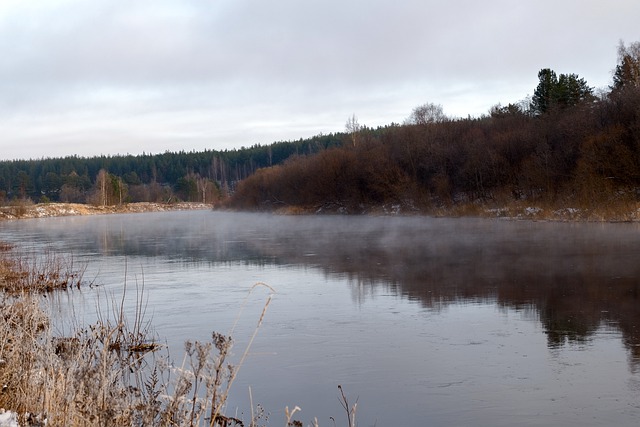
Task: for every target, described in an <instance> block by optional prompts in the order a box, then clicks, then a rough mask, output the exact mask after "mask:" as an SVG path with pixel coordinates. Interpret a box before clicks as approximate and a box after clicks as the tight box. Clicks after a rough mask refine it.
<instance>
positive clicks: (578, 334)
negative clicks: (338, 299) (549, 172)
mask: <svg viewBox="0 0 640 427" xmlns="http://www.w3.org/2000/svg"><path fill="white" fill-rule="evenodd" d="M543 226H544V225H543ZM547 226H550V227H551V229H550V230H544V232H543V233H542V234H541V233H540V232H538V231H536V230H532V231H531V230H530V231H531V233H530V234H528V235H526V234H525V235H520V236H519V238H520V239H521V240H519V241H515V240H512V239H510V238H509V237H508V235H509V233H508V230H507V231H506V234H496V235H493V234H489V235H487V236H484V237H486V238H484V239H479V238H478V236H477V235H476V236H471V238H470V239H467V238H466V237H465V236H464V235H463V234H459V235H458V234H455V229H454V230H449V231H450V232H451V234H450V235H449V236H446V237H447V238H443V233H437V232H436V233H434V234H435V235H431V236H429V235H423V236H422V238H417V237H416V235H415V234H409V235H408V236H403V238H402V239H396V240H389V239H386V238H385V237H384V233H381V234H378V235H375V234H367V233H365V234H361V235H360V236H359V238H354V237H353V236H345V237H344V238H337V239H336V238H335V236H334V239H333V240H331V241H326V240H325V239H322V238H306V237H305V236H303V235H300V236H298V238H297V239H289V240H288V244H287V245H275V246H274V245H272V246H271V247H269V248H265V247H264V246H262V245H261V244H260V242H253V243H252V244H251V247H252V248H253V249H255V250H256V251H259V252H262V253H263V255H267V254H268V255H269V256H273V257H276V258H277V259H279V260H280V261H281V262H287V263H295V264H308V263H309V259H308V257H304V256H303V255H302V254H304V253H305V251H307V252H308V251H312V252H313V253H314V254H315V256H314V257H313V264H314V265H316V266H318V267H319V268H321V269H323V270H324V271H325V272H326V273H327V274H329V275H331V274H336V275H340V276H343V277H346V278H348V282H349V283H350V285H351V287H352V292H353V295H354V300H355V301H356V302H361V301H362V300H363V299H366V298H368V297H370V296H372V295H375V294H376V289H377V290H378V291H379V290H382V291H384V292H388V291H389V292H394V293H396V294H398V295H399V296H402V297H404V298H408V299H412V300H419V301H420V302H421V303H422V304H423V306H424V307H425V308H429V309H430V310H439V309H441V308H442V307H446V306H447V305H449V304H453V303H460V302H462V303H465V302H478V301H481V302H496V303H497V304H498V305H499V306H502V307H508V308H512V309H515V310H518V311H524V312H525V313H530V312H531V309H532V307H533V308H535V311H536V313H537V315H536V316H532V317H537V318H538V319H539V320H540V322H541V323H542V325H543V327H544V330H545V333H546V335H547V341H548V346H549V347H550V348H557V347H561V346H563V345H565V344H567V343H572V344H581V343H586V342H588V341H589V339H590V337H592V336H593V335H594V334H595V333H596V332H597V331H598V330H599V329H600V328H603V327H610V326H611V325H615V327H617V328H618V330H619V331H620V332H621V333H622V335H623V341H624V344H625V346H626V348H627V349H628V350H629V352H630V356H631V359H633V360H635V361H640V332H639V331H638V330H637V329H638V327H640V304H639V301H638V294H639V293H640V263H638V262H637V259H636V257H635V256H634V254H637V253H638V252H639V249H640V242H638V243H636V242H634V241H633V239H630V238H628V237H624V231H623V232H622V234H619V233H617V232H615V231H616V230H617V229H616V228H615V226H612V227H611V228H612V230H613V231H614V232H613V233H610V232H609V231H611V230H605V229H602V228H599V226H597V225H590V224H586V225H584V227H581V228H579V229H578V230H575V229H574V228H571V227H570V226H569V225H566V224H564V225H563V224H555V225H549V224H547ZM562 226H566V227H569V228H566V229H563V228H562ZM507 227H512V226H509V225H508V226H507ZM618 230H619V229H618ZM589 231H595V232H593V233H589ZM444 234H445V235H446V233H444ZM395 237H396V238H397V237H401V236H395Z"/></svg>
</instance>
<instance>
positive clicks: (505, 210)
mask: <svg viewBox="0 0 640 427" xmlns="http://www.w3.org/2000/svg"><path fill="white" fill-rule="evenodd" d="M216 208H217V207H216V206H214V205H213V204H208V203H196V202H179V203H153V202H136V203H124V204H122V205H113V206H96V205H91V204H82V203H39V204H31V203H23V204H14V205H10V206H2V207H0V221H2V220H14V219H30V218H50V217H61V216H82V215H105V214H122V213H144V212H165V211H181V210H182V211H185V210H206V209H212V210H213V209H216ZM222 209H224V210H226V209H225V208H222ZM231 210H233V209H231ZM258 211H261V210H258ZM263 212H264V211H263ZM266 212H271V213H274V214H276V215H336V214H337V215H389V216H396V215H399V216H403V215H409V216H413V215H423V216H430V217H449V218H458V217H476V218H502V219H511V220H531V221H561V222H640V203H638V202H625V203H621V202H617V203H614V204H602V205H600V206H597V207H590V208H585V207H577V206H575V207H574V206H570V205H558V204H549V203H539V202H538V203H536V202H533V201H532V202H528V201H522V200H520V201H513V202H511V203H507V204H494V203H458V204H452V205H449V206H440V207H432V208H429V209H419V208H415V207H413V206H406V205H401V204H385V205H380V206H361V207H359V208H358V209H355V210H354V209H347V208H344V207H341V206H338V205H335V204H327V205H324V206H321V207H317V206H315V207H310V206H305V207H302V206H283V207H280V208H279V209H273V210H266Z"/></svg>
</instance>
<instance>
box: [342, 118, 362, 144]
mask: <svg viewBox="0 0 640 427" xmlns="http://www.w3.org/2000/svg"><path fill="white" fill-rule="evenodd" d="M345 129H346V131H347V133H348V134H350V135H351V143H352V144H353V146H354V147H355V146H356V145H357V144H358V132H360V130H362V126H361V125H360V123H358V118H357V117H356V115H355V114H353V115H352V116H351V117H349V118H348V119H347V123H346V124H345Z"/></svg>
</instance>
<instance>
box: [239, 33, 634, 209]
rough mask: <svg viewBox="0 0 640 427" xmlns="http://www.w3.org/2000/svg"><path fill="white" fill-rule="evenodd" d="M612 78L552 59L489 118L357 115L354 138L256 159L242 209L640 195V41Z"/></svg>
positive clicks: (622, 54) (243, 188)
mask: <svg viewBox="0 0 640 427" xmlns="http://www.w3.org/2000/svg"><path fill="white" fill-rule="evenodd" d="M618 54H619V55H618V56H619V58H618V65H617V66H616V68H615V70H614V76H613V83H612V85H611V86H610V88H609V89H608V90H607V91H605V92H603V93H599V94H595V93H594V91H593V89H592V88H591V87H589V86H588V84H587V82H586V81H585V80H584V79H582V78H580V77H579V76H578V75H577V74H559V75H557V74H556V73H555V72H554V71H553V70H550V69H543V70H540V72H539V73H538V78H539V83H538V86H537V87H536V88H535V90H534V92H533V96H532V97H531V98H530V99H529V100H526V101H522V102H519V103H516V104H509V105H507V106H501V105H496V106H495V107H493V108H492V109H491V111H490V113H489V114H487V115H486V116H484V117H480V118H467V119H450V118H447V117H446V116H445V115H444V114H442V108H441V107H440V106H438V105H434V104H425V105H423V106H420V107H417V108H416V109H414V111H413V113H412V115H411V116H410V117H409V118H408V119H407V121H406V122H405V123H404V124H403V125H392V126H388V127H385V128H380V129H376V130H371V129H367V128H359V127H355V128H354V126H349V122H348V123H347V129H349V128H351V129H352V132H353V135H351V140H352V141H353V143H351V144H343V145H341V146H337V147H335V148H331V149H326V150H323V151H321V152H318V153H315V154H312V155H298V156H294V157H292V158H290V159H288V160H287V161H286V162H284V163H283V164H281V165H275V166H272V167H269V168H263V169H259V170H257V171H256V172H255V173H254V174H253V175H251V176H249V177H248V178H247V179H245V180H243V181H242V182H241V183H240V184H239V185H238V188H237V191H236V192H234V194H233V195H232V197H231V199H230V200H229V206H231V207H234V208H240V209H265V210H271V209H278V208H282V207H302V208H303V209H307V210H315V211H318V210H320V211H322V210H331V209H338V210H340V211H344V212H362V211H367V209H368V208H370V207H372V206H382V205H395V206H401V207H404V208H408V209H418V210H423V211H424V210H426V211H428V210H429V209H431V208H434V207H450V206H454V205H458V204H465V203H466V204H474V203H475V204H478V203H487V204H494V205H497V206H499V205H501V204H505V203H511V202H513V201H518V200H527V201H537V202H543V203H548V204H550V205H554V206H579V207H586V208H588V207H593V206H599V205H602V204H619V203H622V204H624V203H636V202H637V201H638V199H639V197H640V43H637V42H636V43H632V44H631V45H629V46H625V45H624V44H622V43H621V45H620V47H619V52H618Z"/></svg>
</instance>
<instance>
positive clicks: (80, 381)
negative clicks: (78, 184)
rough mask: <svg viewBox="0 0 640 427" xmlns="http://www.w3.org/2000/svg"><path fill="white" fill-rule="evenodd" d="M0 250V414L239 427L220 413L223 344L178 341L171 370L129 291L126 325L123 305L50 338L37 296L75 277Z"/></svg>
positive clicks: (27, 419) (54, 265) (33, 419)
mask: <svg viewBox="0 0 640 427" xmlns="http://www.w3.org/2000/svg"><path fill="white" fill-rule="evenodd" d="M2 249H4V250H3V255H2V262H1V263H0V277H1V279H0V281H1V283H2V291H3V293H2V301H1V302H0V387H1V392H0V408H4V409H8V410H12V411H14V412H16V413H17V414H18V417H19V421H20V425H22V426H37V425H44V424H45V423H46V424H47V425H52V426H94V425H98V426H150V425H154V426H155V425H158V426H205V425H206V426H224V427H229V426H234V425H243V422H242V421H241V420H238V419H235V418H233V417H228V416H225V415H224V409H225V405H226V399H227V395H228V392H229V387H230V386H231V384H232V383H233V379H234V378H235V375H236V373H237V368H234V367H233V366H232V365H231V364H229V363H228V360H227V359H228V356H229V352H230V350H231V347H232V344H233V342H232V340H231V338H230V337H227V336H223V335H221V334H217V333H213V334H212V339H211V341H209V342H197V341H196V342H187V343H186V345H185V350H186V351H185V354H186V355H185V360H184V363H183V365H182V367H180V368H175V367H173V366H172V365H171V363H170V361H169V360H168V357H166V356H161V355H160V354H159V353H161V352H160V351H159V350H160V349H161V346H159V345H158V344H157V343H156V342H155V341H153V340H150V339H149V336H150V331H149V323H148V322H146V321H145V316H144V311H145V310H144V303H143V289H142V290H141V289H138V288H137V292H136V293H137V304H136V312H135V314H134V315H133V318H132V319H128V318H126V316H125V315H124V308H123V302H124V297H123V300H122V301H120V302H117V301H112V302H111V303H110V304H107V307H101V312H102V313H106V314H104V315H101V316H100V318H99V320H98V321H97V322H96V323H95V324H92V325H89V326H87V327H81V328H77V329H76V330H75V331H74V332H72V333H71V334H70V335H68V336H56V335H55V334H54V332H53V329H54V328H53V327H52V325H51V322H50V319H51V316H50V315H49V313H48V311H47V301H49V300H50V299H51V298H43V297H42V296H41V294H42V293H44V292H52V291H54V290H59V289H68V288H69V286H70V285H69V284H70V283H72V284H73V286H79V285H80V284H81V282H82V275H81V274H78V273H71V271H73V270H72V269H71V268H70V264H68V263H66V262H64V260H61V259H60V258H56V257H50V256H47V257H44V258H43V260H41V261H39V262H36V261H29V260H27V259H26V258H18V259H12V258H11V256H10V255H9V252H8V250H9V249H10V248H9V247H8V246H2ZM64 282H67V283H66V284H64V286H62V283H64ZM58 284H60V286H58ZM125 286H126V284H125ZM125 291H126V289H125ZM267 305H268V303H267ZM267 305H265V310H266V306H267ZM263 317H264V312H263V313H262V315H261V318H260V322H259V324H260V323H261V322H262V318H263ZM258 327H259V325H258ZM247 351H248V350H247ZM260 414H261V412H260V411H258V416H256V419H258V418H259V415H260ZM251 425H256V424H255V420H251Z"/></svg>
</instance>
